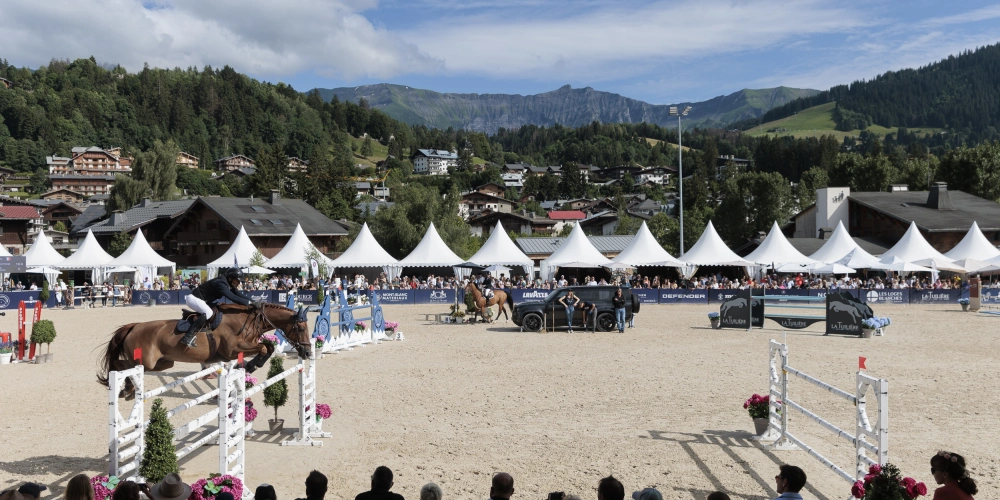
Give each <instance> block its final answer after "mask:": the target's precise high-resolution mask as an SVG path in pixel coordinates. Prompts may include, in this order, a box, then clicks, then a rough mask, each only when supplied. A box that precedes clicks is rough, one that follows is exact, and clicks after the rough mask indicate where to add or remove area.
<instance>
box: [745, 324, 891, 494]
mask: <svg viewBox="0 0 1000 500" xmlns="http://www.w3.org/2000/svg"><path fill="white" fill-rule="evenodd" d="M768 363H769V368H770V369H769V375H768V394H769V395H770V404H769V408H768V430H767V432H766V433H765V434H764V435H763V436H761V440H765V441H773V443H772V444H771V446H772V447H774V448H775V449H779V450H793V449H802V450H805V451H806V452H807V453H809V455H810V456H812V457H813V458H815V459H816V460H819V461H820V462H821V463H822V464H823V465H825V466H827V467H828V468H830V469H831V470H833V471H834V472H835V473H837V475H838V476H840V477H841V478H843V479H845V480H847V481H848V482H850V483H852V484H853V483H854V482H855V481H857V480H860V479H863V478H864V476H865V474H867V473H868V467H869V466H871V465H874V464H879V465H885V463H886V461H887V459H888V454H889V413H888V412H889V382H888V381H886V380H884V379H878V378H874V377H871V376H869V375H868V374H866V373H865V372H863V371H861V370H860V369H859V370H858V372H857V375H856V378H855V381H856V383H855V388H854V393H853V394H851V393H849V392H847V391H843V390H841V389H838V388H836V387H834V386H832V385H830V384H827V383H826V382H823V381H822V380H819V379H817V378H815V377H813V376H811V375H808V374H806V373H804V372H802V371H801V370H798V369H795V368H792V367H791V366H789V365H788V346H787V345H785V344H782V343H779V342H775V341H773V340H772V341H770V344H769V346H768ZM789 374H791V375H793V376H795V377H798V378H799V379H802V380H805V381H806V382H808V383H810V384H812V385H814V386H816V387H819V388H821V389H823V390H825V391H827V392H829V393H830V394H833V395H835V396H838V397H840V398H843V399H846V400H847V401H848V402H849V403H851V405H852V406H854V408H855V424H856V425H855V429H854V431H853V432H848V431H847V430H844V429H841V428H839V427H837V426H836V425H834V424H832V423H830V422H829V421H827V420H825V419H824V418H822V417H820V416H819V415H816V414H815V413H813V412H812V411H810V410H808V409H806V408H804V407H803V406H802V405H800V404H799V403H797V402H796V401H795V400H794V399H792V398H791V396H790V395H789V390H788V375H789ZM869 389H871V390H872V391H873V392H874V396H875V406H876V411H877V412H878V413H877V415H876V417H875V425H872V420H871V419H869V417H868V401H867V394H868V391H869ZM789 410H794V411H796V412H798V413H801V414H802V415H804V416H805V417H806V418H808V419H810V420H812V421H813V422H815V423H817V424H819V425H820V426H822V427H823V428H824V429H826V430H828V431H830V432H832V433H834V434H836V435H837V437H840V438H842V439H844V440H846V441H847V442H849V443H851V444H852V445H853V446H854V450H855V453H854V455H855V460H854V474H851V473H848V472H847V471H845V470H844V469H843V468H842V467H840V466H838V465H837V464H835V463H834V462H833V461H832V460H830V459H828V458H827V457H825V456H823V455H822V454H821V453H820V452H819V451H817V450H816V449H815V448H813V447H811V446H809V445H808V444H806V443H805V442H803V441H802V439H800V438H798V437H796V436H795V435H794V434H792V433H791V432H790V431H789V421H790V420H791V417H790V413H791V412H790V411H789ZM869 455H870V456H869ZM872 457H874V458H872Z"/></svg>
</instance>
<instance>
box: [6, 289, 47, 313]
mask: <svg viewBox="0 0 1000 500" xmlns="http://www.w3.org/2000/svg"><path fill="white" fill-rule="evenodd" d="M38 293H39V292H0V309H17V305H18V304H20V303H21V301H22V300H23V301H24V304H25V307H27V308H29V309H31V308H32V307H35V302H36V301H38ZM50 293H51V292H50ZM50 298H51V297H50ZM53 303H54V302H53Z"/></svg>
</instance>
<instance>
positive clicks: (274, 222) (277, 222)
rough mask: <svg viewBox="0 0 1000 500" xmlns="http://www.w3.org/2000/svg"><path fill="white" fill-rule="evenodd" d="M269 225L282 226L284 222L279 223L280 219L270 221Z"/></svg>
mask: <svg viewBox="0 0 1000 500" xmlns="http://www.w3.org/2000/svg"><path fill="white" fill-rule="evenodd" d="M271 224H274V225H275V226H283V225H284V222H281V219H271Z"/></svg>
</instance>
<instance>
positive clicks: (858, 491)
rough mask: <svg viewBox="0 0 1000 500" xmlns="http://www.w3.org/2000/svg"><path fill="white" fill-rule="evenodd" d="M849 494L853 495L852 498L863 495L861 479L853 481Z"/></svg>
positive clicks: (863, 488) (863, 486) (863, 487)
mask: <svg viewBox="0 0 1000 500" xmlns="http://www.w3.org/2000/svg"><path fill="white" fill-rule="evenodd" d="M851 495H854V498H861V497H863V496H865V485H864V484H862V483H861V481H855V482H854V486H851Z"/></svg>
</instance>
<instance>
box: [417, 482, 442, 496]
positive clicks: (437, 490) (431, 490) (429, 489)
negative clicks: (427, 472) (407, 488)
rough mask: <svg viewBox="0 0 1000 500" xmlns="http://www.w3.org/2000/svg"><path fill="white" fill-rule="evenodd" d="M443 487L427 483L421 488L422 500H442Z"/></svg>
mask: <svg viewBox="0 0 1000 500" xmlns="http://www.w3.org/2000/svg"><path fill="white" fill-rule="evenodd" d="M441 495H442V493H441V487H440V486H438V485H437V484H435V483H427V484H425V485H423V486H422V487H421V488H420V500H441Z"/></svg>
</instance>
